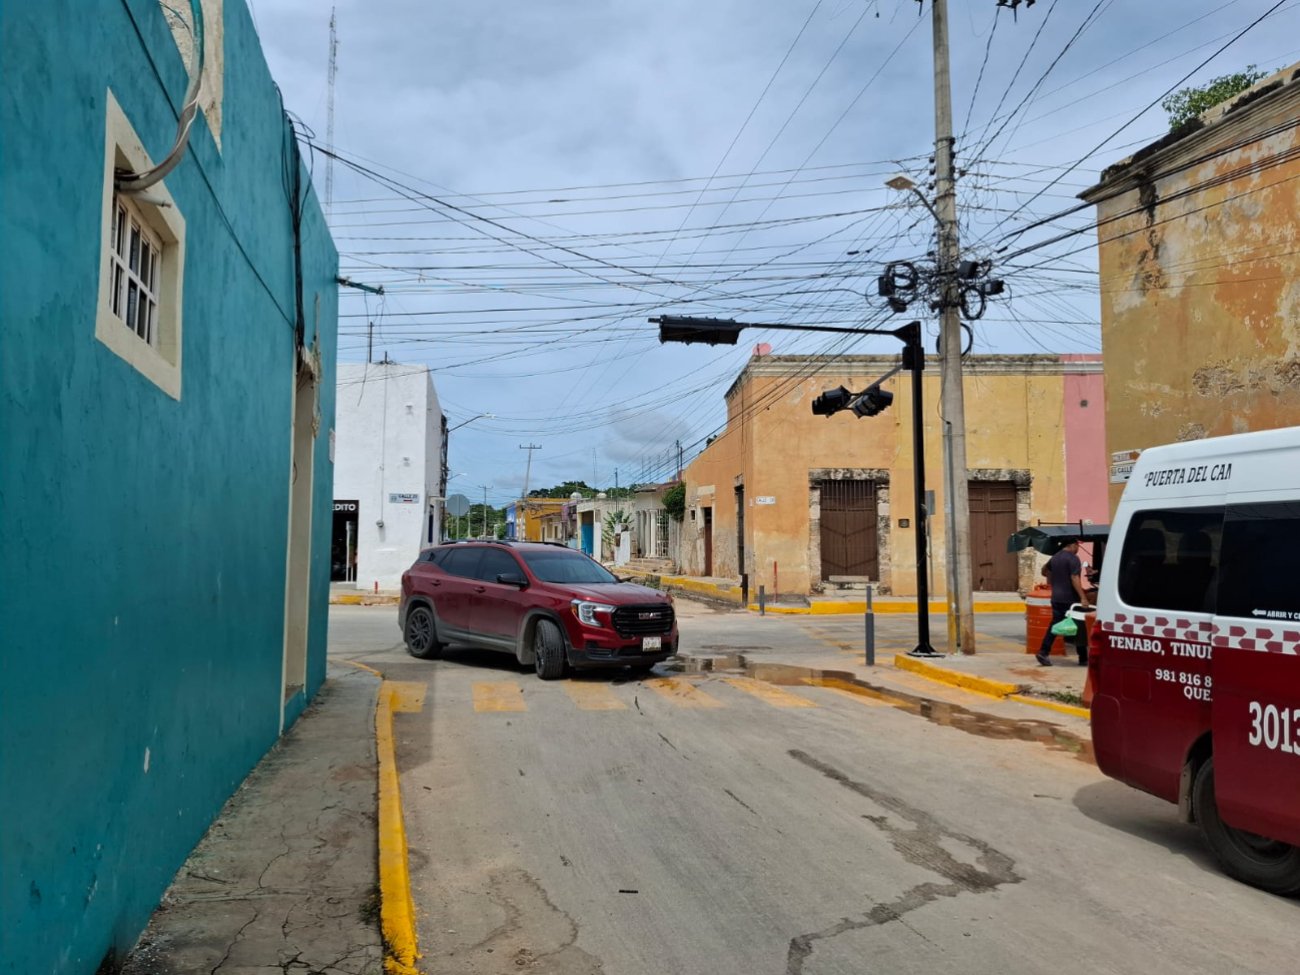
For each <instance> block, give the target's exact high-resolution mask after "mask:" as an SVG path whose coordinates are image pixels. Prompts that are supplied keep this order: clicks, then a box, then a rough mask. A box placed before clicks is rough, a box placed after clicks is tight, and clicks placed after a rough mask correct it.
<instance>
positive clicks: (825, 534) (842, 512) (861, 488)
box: [820, 481, 879, 581]
mask: <svg viewBox="0 0 1300 975" xmlns="http://www.w3.org/2000/svg"><path fill="white" fill-rule="evenodd" d="M820 487H821V543H822V578H823V579H825V580H828V581H829V580H830V579H831V578H832V577H835V578H844V577H849V578H857V579H871V580H875V579H877V578H878V572H879V557H878V552H879V550H878V536H877V529H876V482H875V481H822V482H820Z"/></svg>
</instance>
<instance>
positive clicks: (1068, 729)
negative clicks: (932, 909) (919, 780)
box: [678, 599, 1091, 757]
mask: <svg viewBox="0 0 1300 975" xmlns="http://www.w3.org/2000/svg"><path fill="white" fill-rule="evenodd" d="M678 616H679V618H680V620H681V625H682V629H683V633H684V634H687V637H686V639H685V642H684V644H683V647H682V650H681V653H682V656H683V657H684V658H687V659H686V662H685V669H687V670H688V671H690V670H696V669H701V670H713V671H722V670H739V671H741V672H744V673H749V674H750V675H751V676H754V677H758V678H760V679H769V680H775V681H777V682H791V683H798V682H800V681H809V680H810V681H812V682H821V681H824V680H832V681H835V682H838V684H844V685H845V689H847V685H854V686H855V687H856V688H857V689H858V690H859V691H862V692H864V693H866V694H867V696H874V695H877V694H882V693H883V694H886V695H894V696H896V697H898V698H899V700H900V701H901V702H902V703H901V704H900V706H905V707H907V708H909V709H911V710H916V711H921V712H932V711H933V706H942V707H945V708H954V707H955V708H957V709H959V710H960V712H963V713H964V717H963V719H962V720H981V719H988V720H989V722H990V726H991V727H993V726H996V733H999V734H1003V735H1004V736H1015V737H1024V738H1030V739H1040V738H1041V739H1045V740H1048V741H1052V740H1058V741H1060V742H1063V743H1065V744H1066V745H1067V747H1070V748H1071V750H1074V751H1076V752H1078V753H1079V754H1081V755H1083V756H1084V757H1087V756H1089V755H1090V754H1091V729H1090V727H1089V712H1088V711H1087V710H1086V709H1085V708H1083V707H1081V706H1080V704H1081V697H1082V692H1083V688H1084V681H1085V679H1086V677H1087V669H1086V668H1084V667H1079V666H1078V665H1077V663H1076V661H1075V659H1074V658H1073V657H1070V658H1068V659H1067V658H1064V657H1059V656H1058V657H1055V658H1053V660H1054V666H1052V667H1039V666H1038V664H1037V663H1036V662H1035V660H1034V658H1033V655H1032V654H1029V653H1026V652H1024V637H1023V632H1024V629H1023V628H1024V622H1023V618H1022V617H1020V616H1018V615H1016V614H987V615H982V616H981V617H980V618H979V624H978V626H977V633H978V635H979V640H980V642H979V648H980V649H979V652H978V653H977V654H975V655H974V656H970V657H966V656H955V657H947V656H945V657H940V658H912V657H908V656H907V651H908V650H910V649H911V648H912V647H913V646H914V645H915V642H916V618H915V617H914V616H906V615H892V616H882V617H878V618H877V619H876V658H875V660H876V662H875V665H874V666H870V667H869V666H867V664H866V660H865V649H864V639H865V634H864V622H863V620H862V619H861V617H859V618H857V619H850V618H846V617H837V616H815V617H809V616H779V615H769V616H766V617H764V616H757V615H756V614H753V613H741V612H738V611H736V610H732V611H727V610H718V609H715V608H711V607H706V606H705V605H703V604H700V603H695V602H694V601H693V600H686V599H679V600H678ZM936 622H938V621H935V620H932V624H934V623H936ZM833 686H838V685H833Z"/></svg>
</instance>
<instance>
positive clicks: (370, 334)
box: [366, 322, 375, 364]
mask: <svg viewBox="0 0 1300 975" xmlns="http://www.w3.org/2000/svg"><path fill="white" fill-rule="evenodd" d="M374 361H375V323H374V322H371V323H370V327H369V328H368V329H367V330H366V362H367V364H369V363H373V362H374Z"/></svg>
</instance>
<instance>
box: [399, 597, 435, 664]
mask: <svg viewBox="0 0 1300 975" xmlns="http://www.w3.org/2000/svg"><path fill="white" fill-rule="evenodd" d="M402 635H403V637H404V638H405V640H406V652H407V653H409V654H410V655H411V656H412V657H419V658H420V659H421V660H437V659H438V658H439V657H441V656H442V644H441V643H439V642H438V629H437V625H436V624H435V623H434V619H433V613H432V612H431V611H430V609H429V607H428V606H424V605H416V606H412V607H411V608H410V609H409V610H408V611H407V613H406V631H405V632H404V633H403V634H402Z"/></svg>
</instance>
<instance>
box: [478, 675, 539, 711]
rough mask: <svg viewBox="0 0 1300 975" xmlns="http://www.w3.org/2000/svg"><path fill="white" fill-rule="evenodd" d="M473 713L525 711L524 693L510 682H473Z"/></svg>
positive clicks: (526, 707) (526, 708)
mask: <svg viewBox="0 0 1300 975" xmlns="http://www.w3.org/2000/svg"><path fill="white" fill-rule="evenodd" d="M474 710H475V711H527V710H528V705H526V704H525V703H524V691H523V688H521V687H520V686H519V685H518V684H516V683H515V682H514V681H511V680H497V681H489V680H480V681H475V682H474Z"/></svg>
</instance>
